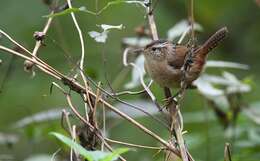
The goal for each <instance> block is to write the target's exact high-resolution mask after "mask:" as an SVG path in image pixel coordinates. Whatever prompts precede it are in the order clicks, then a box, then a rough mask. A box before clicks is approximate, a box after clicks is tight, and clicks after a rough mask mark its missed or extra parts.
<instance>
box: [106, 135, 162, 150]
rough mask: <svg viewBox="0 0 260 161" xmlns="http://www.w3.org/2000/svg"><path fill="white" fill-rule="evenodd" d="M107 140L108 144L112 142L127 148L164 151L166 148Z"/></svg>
mask: <svg viewBox="0 0 260 161" xmlns="http://www.w3.org/2000/svg"><path fill="white" fill-rule="evenodd" d="M105 140H106V141H108V142H111V143H115V144H121V145H126V146H130V147H135V148H143V149H153V150H163V149H165V147H154V146H146V145H138V144H131V143H126V142H122V141H117V140H113V139H109V138H105Z"/></svg>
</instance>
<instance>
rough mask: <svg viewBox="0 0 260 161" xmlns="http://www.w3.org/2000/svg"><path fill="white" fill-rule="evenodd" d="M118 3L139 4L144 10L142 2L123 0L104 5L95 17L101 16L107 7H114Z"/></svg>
mask: <svg viewBox="0 0 260 161" xmlns="http://www.w3.org/2000/svg"><path fill="white" fill-rule="evenodd" d="M120 3H129V4H131V3H135V4H140V5H141V6H143V7H144V8H146V6H145V5H144V3H143V2H142V1H125V0H115V1H112V2H108V3H107V4H106V6H105V7H103V8H102V9H101V10H100V11H99V12H98V13H97V15H99V14H101V13H102V12H103V11H105V10H106V9H107V8H108V7H110V6H111V5H115V4H120Z"/></svg>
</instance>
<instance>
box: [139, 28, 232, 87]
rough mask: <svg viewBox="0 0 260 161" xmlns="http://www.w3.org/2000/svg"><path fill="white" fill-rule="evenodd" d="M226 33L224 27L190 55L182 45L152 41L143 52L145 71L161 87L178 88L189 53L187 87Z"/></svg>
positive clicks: (189, 50)
mask: <svg viewBox="0 0 260 161" xmlns="http://www.w3.org/2000/svg"><path fill="white" fill-rule="evenodd" d="M227 33H228V30H227V28H226V27H223V28H221V29H220V30H218V31H217V32H216V33H215V34H213V35H212V36H211V37H210V38H209V39H208V40H207V41H206V42H205V43H204V44H203V45H202V46H200V47H197V48H195V49H194V52H192V53H190V52H191V49H190V48H188V47H187V46H184V45H178V44H173V43H171V42H169V41H165V40H156V41H153V42H152V43H150V44H148V45H147V46H146V47H145V49H144V50H143V52H144V56H145V70H146V72H147V73H148V74H149V75H150V76H151V78H152V79H153V80H154V81H155V82H156V83H158V84H159V85H160V86H161V87H168V88H173V87H180V85H181V81H182V78H183V72H182V70H181V68H182V66H183V64H184V63H187V61H185V59H186V55H187V54H188V53H190V55H191V57H190V59H189V60H188V61H189V62H188V63H189V68H188V69H187V71H186V74H185V81H186V83H187V86H188V87H189V86H191V84H192V82H193V81H194V80H196V79H197V78H198V77H199V75H200V73H201V72H202V71H203V67H204V64H205V62H206V59H207V55H208V53H209V52H210V51H211V50H212V49H214V48H215V47H216V46H217V45H218V43H219V42H220V41H222V40H223V39H224V38H225V37H226V35H227ZM186 60H187V59H186Z"/></svg>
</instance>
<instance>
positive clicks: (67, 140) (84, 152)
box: [50, 132, 94, 161]
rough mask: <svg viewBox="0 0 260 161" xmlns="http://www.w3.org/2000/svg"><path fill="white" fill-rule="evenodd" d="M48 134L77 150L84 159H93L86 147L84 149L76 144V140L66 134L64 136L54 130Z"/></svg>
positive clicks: (92, 160) (91, 160) (90, 160)
mask: <svg viewBox="0 0 260 161" xmlns="http://www.w3.org/2000/svg"><path fill="white" fill-rule="evenodd" d="M50 134H51V135H54V136H55V137H56V138H58V139H59V140H60V141H62V142H63V143H65V144H66V145H68V146H69V147H71V148H73V149H74V150H76V151H77V152H79V154H81V155H82V156H83V157H84V158H85V159H87V160H89V161H94V158H93V157H92V155H91V154H90V153H89V152H88V151H87V150H86V149H84V148H83V147H82V146H81V145H79V144H77V143H76V142H74V141H72V140H71V139H70V138H68V137H67V136H64V135H62V134H59V133H56V132H51V133H50Z"/></svg>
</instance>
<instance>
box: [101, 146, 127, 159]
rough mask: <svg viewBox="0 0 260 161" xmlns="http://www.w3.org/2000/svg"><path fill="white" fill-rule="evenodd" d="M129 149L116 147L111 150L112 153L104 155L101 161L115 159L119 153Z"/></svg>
mask: <svg viewBox="0 0 260 161" xmlns="http://www.w3.org/2000/svg"><path fill="white" fill-rule="evenodd" d="M127 151H129V149H128V148H120V149H116V150H114V151H113V153H111V154H109V155H108V156H106V157H105V158H104V159H102V160H101V161H113V160H116V158H117V157H118V156H119V155H120V154H123V153H125V152H127Z"/></svg>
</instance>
